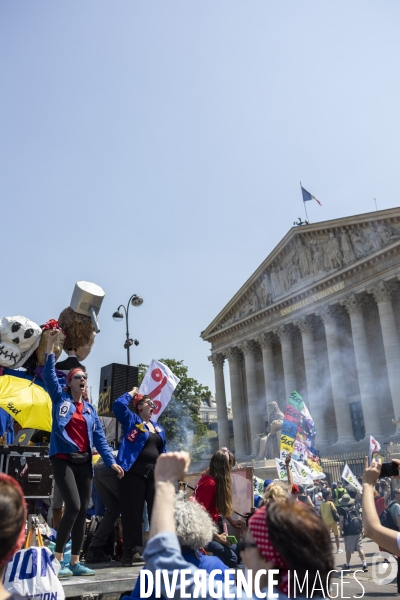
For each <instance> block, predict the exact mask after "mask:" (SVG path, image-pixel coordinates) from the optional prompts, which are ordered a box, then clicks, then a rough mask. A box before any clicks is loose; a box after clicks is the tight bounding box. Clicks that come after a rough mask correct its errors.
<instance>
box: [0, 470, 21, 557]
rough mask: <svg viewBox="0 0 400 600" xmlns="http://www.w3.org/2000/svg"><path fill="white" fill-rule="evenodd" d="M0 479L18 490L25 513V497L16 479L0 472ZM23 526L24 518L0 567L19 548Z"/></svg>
mask: <svg viewBox="0 0 400 600" xmlns="http://www.w3.org/2000/svg"><path fill="white" fill-rule="evenodd" d="M1 481H4V482H5V483H9V484H10V485H12V486H13V487H14V488H15V489H16V490H17V491H18V492H19V495H20V496H21V501H22V504H23V506H24V511H25V514H26V502H25V498H24V493H23V491H22V489H21V486H20V485H19V483H18V481H15V479H14V477H11V476H10V475H6V474H5V473H0V482H1ZM25 528H26V523H25V519H24V520H23V522H22V527H21V531H20V532H19V535H18V538H17V540H16V542H15V544H14V546H13V547H12V548H11V550H10V551H9V552H7V554H6V555H5V556H4V558H2V559H1V560H0V567H2V566H3V565H5V564H6V563H8V561H9V560H10V558H12V557H13V556H14V554H15V553H16V552H18V550H20V549H21V547H22V544H23V543H24V541H25V535H26V534H25Z"/></svg>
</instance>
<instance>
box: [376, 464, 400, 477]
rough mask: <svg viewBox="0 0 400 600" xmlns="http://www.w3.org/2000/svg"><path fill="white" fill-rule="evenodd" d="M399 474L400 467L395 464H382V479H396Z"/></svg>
mask: <svg viewBox="0 0 400 600" xmlns="http://www.w3.org/2000/svg"><path fill="white" fill-rule="evenodd" d="M398 474H399V465H398V464H397V463H395V462H384V463H382V468H381V474H380V477H396V476H398Z"/></svg>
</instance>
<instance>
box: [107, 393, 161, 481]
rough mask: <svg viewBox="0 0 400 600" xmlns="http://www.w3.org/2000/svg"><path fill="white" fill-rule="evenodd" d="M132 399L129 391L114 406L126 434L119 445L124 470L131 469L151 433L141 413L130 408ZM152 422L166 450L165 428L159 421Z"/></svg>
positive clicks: (118, 457) (120, 460)
mask: <svg viewBox="0 0 400 600" xmlns="http://www.w3.org/2000/svg"><path fill="white" fill-rule="evenodd" d="M131 400H132V397H131V396H130V394H128V392H127V393H126V394H124V395H123V396H120V398H117V400H115V401H114V404H113V407H112V408H113V412H114V414H115V416H116V417H117V419H118V421H119V422H120V423H121V425H122V428H123V434H124V435H123V438H122V442H121V445H120V447H119V452H118V456H117V464H118V465H120V466H121V467H122V468H123V469H124V471H129V469H130V468H131V466H132V465H133V463H134V462H135V461H136V460H137V458H138V456H139V454H140V453H141V451H142V450H143V448H144V446H145V444H146V442H147V440H148V439H149V435H150V432H149V430H148V429H147V427H146V424H145V422H144V421H143V420H142V419H141V418H140V417H139V415H137V414H136V413H133V412H132V411H131V410H130V409H129V408H128V404H129V402H131ZM150 423H151V424H152V425H153V427H154V429H155V430H156V432H157V433H158V435H159V436H160V438H161V440H162V443H163V449H162V451H163V452H166V449H165V432H164V429H163V428H162V427H161V425H159V424H158V423H153V421H150Z"/></svg>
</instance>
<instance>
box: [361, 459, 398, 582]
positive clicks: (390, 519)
mask: <svg viewBox="0 0 400 600" xmlns="http://www.w3.org/2000/svg"><path fill="white" fill-rule="evenodd" d="M399 466H400V460H397V459H393V460H392V462H391V463H383V464H381V462H380V461H379V460H378V461H376V460H372V462H371V465H370V466H368V457H367V456H366V457H365V459H364V473H363V497H362V507H363V524H364V534H365V536H366V537H369V538H371V540H373V541H374V542H376V543H377V544H378V545H379V546H380V547H381V548H382V549H385V550H386V552H389V553H391V554H393V555H394V556H396V557H397V564H398V569H397V592H398V593H400V565H399V558H398V556H399V554H400V488H397V489H396V490H395V491H394V502H392V503H391V504H389V506H388V508H387V509H386V510H385V511H384V512H383V513H382V515H381V517H378V513H377V512H376V508H375V501H374V491H375V485H376V483H377V481H378V479H379V478H380V477H383V476H384V477H388V476H389V477H390V476H391V477H393V478H395V479H398V478H399ZM382 472H383V474H382ZM387 512H388V513H389V514H387ZM385 513H386V524H387V526H383V524H382V523H381V520H380V519H382V517H383V515H384V514H385Z"/></svg>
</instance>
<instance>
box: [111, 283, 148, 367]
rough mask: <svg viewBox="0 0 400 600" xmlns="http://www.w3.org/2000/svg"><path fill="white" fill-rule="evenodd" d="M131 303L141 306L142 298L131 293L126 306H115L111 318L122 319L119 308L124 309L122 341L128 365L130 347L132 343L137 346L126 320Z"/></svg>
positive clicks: (137, 343) (129, 361)
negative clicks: (124, 326)
mask: <svg viewBox="0 0 400 600" xmlns="http://www.w3.org/2000/svg"><path fill="white" fill-rule="evenodd" d="M131 304H132V306H141V305H142V304H143V298H141V297H140V296H137V295H136V294H132V296H131V297H130V298H129V300H128V303H127V307H128V308H126V307H125V306H124V305H123V304H120V305H119V306H118V308H117V310H116V311H115V313H114V314H113V319H114V321H122V319H123V318H124V315H123V314H122V312H121V308H123V309H124V313H125V323H126V340H125V343H124V348H126V355H127V360H128V365H130V364H131V356H130V348H131V346H132V345H133V344H135V346H139V341H138V340H132V339H131V338H130V337H129V322H128V317H129V307H130V305H131Z"/></svg>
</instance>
